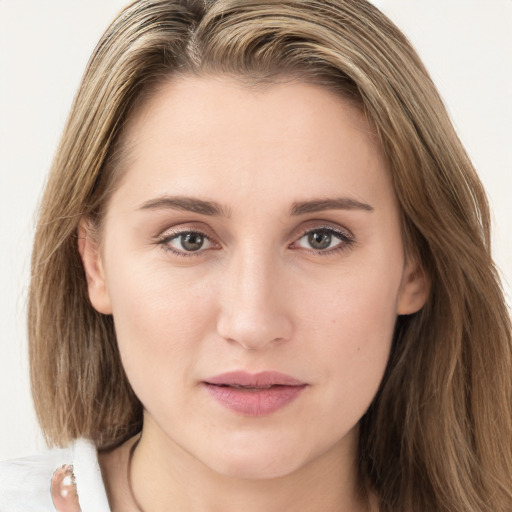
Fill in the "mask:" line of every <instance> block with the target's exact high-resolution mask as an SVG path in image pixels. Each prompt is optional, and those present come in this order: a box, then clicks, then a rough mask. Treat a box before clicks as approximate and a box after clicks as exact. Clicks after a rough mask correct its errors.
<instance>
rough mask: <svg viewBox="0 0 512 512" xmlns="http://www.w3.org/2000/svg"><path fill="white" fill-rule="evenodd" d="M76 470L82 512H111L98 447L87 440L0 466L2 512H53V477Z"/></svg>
mask: <svg viewBox="0 0 512 512" xmlns="http://www.w3.org/2000/svg"><path fill="white" fill-rule="evenodd" d="M65 464H70V465H72V466H73V473H74V475H75V478H76V487H77V493H78V498H79V501H80V508H81V510H82V512H110V507H109V505H108V500H107V494H106V492H105V486H104V484H103V479H102V477H101V470H100V466H99V464H98V453H97V452H96V448H95V447H94V445H93V444H92V443H91V442H89V441H86V440H84V439H78V440H76V441H75V442H74V443H73V444H72V445H71V446H69V447H68V448H62V449H61V448H55V449H53V450H50V451H47V452H46V453H43V454H41V455H36V456H33V457H26V458H23V459H15V460H9V461H5V462H0V512H51V511H54V510H55V507H54V505H53V502H52V497H51V494H50V483H51V480H52V476H53V473H54V472H55V471H56V470H57V469H59V468H60V467H61V466H63V465H65Z"/></svg>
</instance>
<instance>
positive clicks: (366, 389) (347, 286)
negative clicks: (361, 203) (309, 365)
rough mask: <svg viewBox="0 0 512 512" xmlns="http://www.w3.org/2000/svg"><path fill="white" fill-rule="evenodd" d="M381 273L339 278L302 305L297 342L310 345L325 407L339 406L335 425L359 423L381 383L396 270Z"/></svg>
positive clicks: (392, 318)
mask: <svg viewBox="0 0 512 512" xmlns="http://www.w3.org/2000/svg"><path fill="white" fill-rule="evenodd" d="M390 272H391V273H393V269H390ZM384 275H385V274H383V275H380V276H379V273H378V272H375V273H372V272H366V273H364V274H358V273H353V274H351V275H345V276H342V277H340V278H339V281H338V284H337V285H336V286H331V288H330V291H329V293H317V294H315V295H314V296H311V297H310V298H309V300H307V301H304V302H303V304H302V308H303V318H304V322H303V324H302V326H303V330H304V332H305V333H309V334H310V336H309V337H307V334H306V335H305V336H304V337H301V343H303V344H304V345H307V344H309V345H310V347H309V350H310V351H311V358H312V361H314V364H315V365H316V366H317V367H318V368H319V369H320V370H321V371H320V373H319V374H320V375H321V377H320V379H321V383H322V384H324V385H325V389H326V390H327V393H326V395H324V397H323V400H325V407H326V408H327V407H328V406H329V404H331V405H332V404H339V405H340V406H341V407H340V408H339V409H338V413H337V414H336V415H335V417H334V418H333V421H334V424H338V425H341V424H345V423H346V422H347V421H348V424H350V423H351V422H356V421H358V420H359V418H360V417H361V416H362V415H363V414H364V412H365V411H366V409H367V408H368V406H369V405H370V403H371V401H372V400H373V398H374V396H375V394H376V392H377V390H378V387H379V385H380V382H381V380H382V377H383V374H384V371H385V368H386V365H387V362H388V358H389V352H390V348H391V342H392V338H393V333H394V328H395V323H396V299H397V294H398V288H399V282H400V272H399V267H397V272H396V273H395V275H394V277H392V278H389V274H388V277H387V278H384V277H383V276H384ZM311 339H315V340H316V343H315V346H314V348H313V347H311ZM312 348H313V350H312Z"/></svg>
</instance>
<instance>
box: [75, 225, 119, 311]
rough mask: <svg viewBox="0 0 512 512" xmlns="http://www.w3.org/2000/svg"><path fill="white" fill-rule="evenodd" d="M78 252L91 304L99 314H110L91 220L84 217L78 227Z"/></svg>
mask: <svg viewBox="0 0 512 512" xmlns="http://www.w3.org/2000/svg"><path fill="white" fill-rule="evenodd" d="M78 252H79V253H80V258H81V259H82V265H83V267H84V272H85V278H86V280H87V290H88V292H89V299H90V301H91V304H92V305H93V307H94V309H96V311H98V312H99V313H103V314H105V315H110V314H112V305H111V303H110V297H109V294H108V289H107V285H106V281H105V274H104V270H103V262H102V259H101V254H100V250H99V246H98V242H97V240H96V237H95V235H94V228H93V227H92V223H91V220H90V219H87V218H85V217H84V218H82V219H81V220H80V224H79V225H78Z"/></svg>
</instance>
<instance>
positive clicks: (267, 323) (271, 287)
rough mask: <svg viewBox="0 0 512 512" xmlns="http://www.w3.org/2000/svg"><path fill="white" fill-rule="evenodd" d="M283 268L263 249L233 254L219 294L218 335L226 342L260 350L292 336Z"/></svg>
mask: <svg viewBox="0 0 512 512" xmlns="http://www.w3.org/2000/svg"><path fill="white" fill-rule="evenodd" d="M280 266H281V262H280V261H279V260H278V257H277V256H275V255H273V253H272V251H270V250H265V249H262V248H261V247H260V248H258V249H251V248H250V247H246V248H245V249H241V250H239V251H237V252H236V254H234V255H233V257H232V258H231V260H230V264H229V268H228V269H227V272H226V274H225V276H224V279H223V282H222V285H221V294H220V295H221V296H220V301H221V308H220V313H219V319H218V332H219V334H220V335H221V336H222V337H223V338H224V339H226V340H230V341H234V342H237V343H239V344H240V345H242V346H244V347H245V348H248V349H257V348H262V347H264V346H266V345H267V344H269V343H273V342H277V341H284V340H286V339H288V338H289V337H290V334H291V318H289V315H288V314H287V312H286V307H285V306H286V305H285V304H284V302H283V294H282V290H281V289H280V287H281V284H282V281H283V276H282V269H280V268H279V267H280Z"/></svg>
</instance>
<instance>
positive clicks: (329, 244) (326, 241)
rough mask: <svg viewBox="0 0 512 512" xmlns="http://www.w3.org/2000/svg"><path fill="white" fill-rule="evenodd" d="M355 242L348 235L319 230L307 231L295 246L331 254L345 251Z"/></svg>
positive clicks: (332, 230) (331, 230)
mask: <svg viewBox="0 0 512 512" xmlns="http://www.w3.org/2000/svg"><path fill="white" fill-rule="evenodd" d="M353 242H354V240H353V238H352V237H351V236H350V235H349V234H348V233H343V232H342V231H338V230H336V229H333V228H318V229H312V230H310V231H307V232H306V233H304V235H302V236H301V237H300V238H299V239H298V240H297V241H296V242H294V244H293V245H294V246H296V247H300V248H303V249H310V250H313V251H317V252H326V253H329V252H331V251H332V250H338V249H345V248H347V247H349V246H350V245H351V244H352V243H353Z"/></svg>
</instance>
